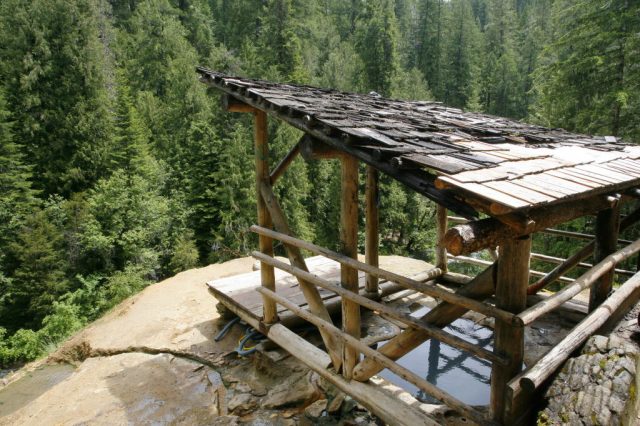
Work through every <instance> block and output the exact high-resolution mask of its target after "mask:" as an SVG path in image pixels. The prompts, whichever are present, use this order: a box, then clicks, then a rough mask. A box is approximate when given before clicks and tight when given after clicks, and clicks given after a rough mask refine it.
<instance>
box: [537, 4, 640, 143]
mask: <svg viewBox="0 0 640 426" xmlns="http://www.w3.org/2000/svg"><path fill="white" fill-rule="evenodd" d="M639 26H640V4H638V3H637V2H629V1H623V0H614V1H609V2H605V3H603V4H600V3H598V2H587V3H584V4H575V2H572V1H567V0H561V1H556V2H555V3H554V5H553V9H552V28H553V34H552V38H551V42H550V44H548V45H547V46H546V47H545V49H544V53H543V56H542V63H541V66H540V67H538V68H537V69H536V70H535V71H534V75H535V89H536V94H537V96H538V101H537V104H536V107H535V110H534V115H535V117H536V118H537V119H538V120H539V121H541V122H542V123H544V124H547V125H552V126H562V127H565V128H567V129H570V130H580V131H584V132H589V133H599V134H609V135H618V136H627V137H630V138H632V139H636V140H637V139H638V137H639V136H640V126H639V125H638V120H637V117H638V113H640V102H639V99H640V91H639V90H638V85H639V84H640V70H639V69H638V65H637V58H638V57H640V55H639V53H640V40H639V38H638V35H637V31H635V30H632V28H635V29H637V28H638V27H639ZM559 93H562V96H558V94H559Z"/></svg>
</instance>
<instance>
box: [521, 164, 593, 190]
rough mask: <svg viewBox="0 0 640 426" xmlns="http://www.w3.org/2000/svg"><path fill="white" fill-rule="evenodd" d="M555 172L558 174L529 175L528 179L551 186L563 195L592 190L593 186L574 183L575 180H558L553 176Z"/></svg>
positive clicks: (551, 171)
mask: <svg viewBox="0 0 640 426" xmlns="http://www.w3.org/2000/svg"><path fill="white" fill-rule="evenodd" d="M556 172H559V170H550V171H547V172H544V173H540V174H537V175H530V176H528V178H530V179H531V180H536V181H538V182H540V183H541V184H542V185H544V186H551V187H553V188H554V189H556V190H558V191H561V192H564V193H565V195H575V194H578V193H581V192H587V191H590V190H591V189H592V188H593V186H588V185H584V184H582V183H578V182H575V180H568V179H563V178H560V177H558V176H557V175H556V174H555V173H556Z"/></svg>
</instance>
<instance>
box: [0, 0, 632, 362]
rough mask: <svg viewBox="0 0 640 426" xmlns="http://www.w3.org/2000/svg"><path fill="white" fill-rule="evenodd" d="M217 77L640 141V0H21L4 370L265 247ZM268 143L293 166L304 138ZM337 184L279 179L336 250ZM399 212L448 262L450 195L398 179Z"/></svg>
mask: <svg viewBox="0 0 640 426" xmlns="http://www.w3.org/2000/svg"><path fill="white" fill-rule="evenodd" d="M196 65H205V66H208V67H210V68H212V69H215V70H219V71H223V72H226V73H229V74H234V75H242V76H249V77H259V78H264V79H269V80H274V81H280V82H293V83H308V84H313V85H318V86H323V87H331V88H336V89H340V90H345V91H354V92H369V91H372V90H374V91H376V92H378V93H380V94H382V95H384V96H388V97H395V98H403V99H434V100H438V101H442V102H444V103H445V104H447V105H451V106H456V107H462V108H465V109H468V110H475V111H483V112H486V113H490V114H496V115H501V116H507V117H513V118H515V119H523V120H526V121H531V122H536V123H540V124H543V125H548V126H552V127H563V128H566V129H568V130H574V131H580V132H588V133H595V134H605V135H616V136H621V137H623V138H626V139H627V140H629V141H640V120H639V119H638V117H640V87H639V85H640V3H638V2H636V1H631V0H606V1H602V0H318V1H302V0H3V1H2V2H1V4H0V364H2V365H5V366H7V365H11V364H15V363H19V362H23V361H25V360H29V359H33V358H35V357H37V356H39V355H41V354H43V353H45V352H46V351H47V350H49V349H51V348H52V347H55V344H56V343H57V342H59V341H60V340H61V339H63V338H64V337H66V336H67V335H69V334H70V333H71V332H73V331H75V330H77V329H78V328H80V327H82V326H83V325H84V324H86V323H87V322H89V321H92V320H94V319H95V318H97V317H98V316H99V315H101V313H103V312H105V311H106V310H108V309H109V308H110V307H112V306H114V305H115V304H116V303H118V302H119V301H121V300H123V299H124V298H126V297H128V296H130V295H132V294H134V293H136V292H137V291H139V290H140V289H142V288H143V287H145V286H146V285H148V284H149V283H152V282H154V281H157V280H158V279H161V278H163V277H167V276H169V275H172V274H174V273H176V272H179V271H181V270H184V269H188V268H192V267H194V266H197V265H203V264H207V263H210V262H218V261H222V260H225V259H229V258H232V257H236V256H244V255H246V254H247V253H248V252H249V250H250V249H251V248H252V247H253V246H255V244H256V242H255V238H254V237H253V236H251V235H250V234H249V233H248V232H247V227H248V226H249V225H250V224H252V223H253V222H254V221H255V219H254V216H255V195H254V193H253V167H252V161H253V160H252V143H251V138H252V127H251V121H250V119H249V118H247V117H243V116H240V115H234V114H226V113H224V112H222V111H221V109H220V107H219V103H218V99H217V96H215V94H210V93H208V92H207V88H206V87H205V86H204V85H203V84H201V83H199V82H198V80H197V76H196V73H195V66H196ZM269 132H270V140H271V146H272V152H273V157H274V160H275V159H276V158H279V157H281V156H282V155H283V153H285V152H286V151H287V150H288V149H289V147H290V146H291V145H292V144H293V143H294V142H295V141H296V140H297V138H298V137H299V134H298V133H297V131H296V130H293V129H291V128H290V127H287V126H284V125H280V124H279V123H277V122H274V121H272V122H270V129H269ZM220 165H224V167H221V166H220ZM338 179H339V173H336V165H335V164H332V162H313V163H304V162H302V161H297V162H295V163H294V165H293V166H292V168H291V169H290V170H289V171H288V172H287V173H286V174H285V176H284V177H283V178H282V179H281V181H280V182H279V184H278V186H277V191H278V192H279V193H280V195H283V197H282V199H283V200H286V204H285V205H284V207H285V209H286V210H287V212H286V213H287V215H288V216H289V217H290V218H291V221H292V227H293V228H294V229H295V231H296V232H297V234H298V235H300V236H302V237H304V238H306V239H310V240H314V241H316V242H318V243H320V244H322V245H325V246H328V247H334V248H335V245H336V242H337V240H338V238H337V226H336V224H337V223H338V222H337V220H338V219H337V217H338V211H339V203H338V199H337V188H338V185H339V182H338ZM312 182H322V184H321V185H311V183H312ZM381 203H382V207H381V208H382V213H381V221H382V223H381V235H382V236H383V240H382V242H381V244H382V251H383V252H384V253H400V254H407V255H412V256H417V257H421V258H424V259H429V258H430V256H431V255H432V252H431V249H432V248H431V247H430V244H431V241H432V237H433V226H432V222H433V220H432V219H433V205H432V204H430V203H428V202H427V201H426V200H425V199H423V198H421V197H420V196H417V195H416V194H414V193H412V192H409V191H406V190H405V189H404V188H403V187H401V186H400V185H399V184H397V183H393V182H391V181H387V180H384V181H383V188H382V197H381ZM311 218H313V220H312V219H311Z"/></svg>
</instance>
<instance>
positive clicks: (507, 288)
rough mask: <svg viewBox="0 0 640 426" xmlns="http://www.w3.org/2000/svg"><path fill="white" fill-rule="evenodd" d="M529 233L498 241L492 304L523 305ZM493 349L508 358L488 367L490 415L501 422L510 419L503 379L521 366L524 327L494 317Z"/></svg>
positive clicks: (516, 308)
mask: <svg viewBox="0 0 640 426" xmlns="http://www.w3.org/2000/svg"><path fill="white" fill-rule="evenodd" d="M530 256H531V237H530V236H525V237H521V238H516V239H509V240H507V241H504V242H503V243H502V244H501V245H500V257H499V260H498V271H497V279H496V306H497V307H499V308H502V309H504V310H507V311H509V312H512V313H514V314H517V313H520V312H522V311H523V310H524V309H525V308H526V306H527V286H528V284H529V259H530ZM494 339H495V340H494V352H496V353H497V354H500V355H503V356H506V357H507V358H508V359H509V365H508V366H500V365H496V364H494V366H493V368H492V370H491V416H492V417H493V420H495V421H496V422H498V423H501V424H511V423H510V420H511V418H510V413H508V412H507V404H508V401H507V396H508V393H507V390H508V388H507V383H508V382H509V381H510V380H511V379H512V378H514V377H515V376H516V375H518V373H520V371H521V370H522V360H523V357H524V327H517V326H513V325H512V324H506V323H504V322H503V321H500V320H498V319H496V325H495V330H494Z"/></svg>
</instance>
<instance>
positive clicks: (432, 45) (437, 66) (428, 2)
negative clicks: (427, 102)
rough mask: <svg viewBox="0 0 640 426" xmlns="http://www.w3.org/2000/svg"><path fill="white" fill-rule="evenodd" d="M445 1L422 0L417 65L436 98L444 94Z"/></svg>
mask: <svg viewBox="0 0 640 426" xmlns="http://www.w3.org/2000/svg"><path fill="white" fill-rule="evenodd" d="M443 3H444V1H443V0H424V1H422V2H420V7H419V9H418V13H419V22H420V25H419V28H420V29H419V32H420V33H419V34H420V35H419V45H418V46H417V55H418V57H417V66H418V68H419V69H420V70H421V71H422V73H423V74H424V76H425V78H426V79H427V83H428V84H429V88H430V89H431V91H432V92H433V94H434V96H435V97H436V99H441V98H442V95H443V79H442V57H443V54H444V52H443V42H444V36H443V32H444V25H443V16H444V13H445V11H444V9H445V6H444V4H443Z"/></svg>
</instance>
